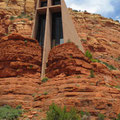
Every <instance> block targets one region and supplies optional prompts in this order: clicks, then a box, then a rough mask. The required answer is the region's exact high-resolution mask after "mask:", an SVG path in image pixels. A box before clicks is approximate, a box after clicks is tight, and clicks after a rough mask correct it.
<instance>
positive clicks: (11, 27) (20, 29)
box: [0, 10, 33, 37]
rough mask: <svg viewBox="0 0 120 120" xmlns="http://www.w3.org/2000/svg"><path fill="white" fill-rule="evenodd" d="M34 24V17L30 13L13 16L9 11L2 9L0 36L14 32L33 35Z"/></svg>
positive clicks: (0, 14)
mask: <svg viewBox="0 0 120 120" xmlns="http://www.w3.org/2000/svg"><path fill="white" fill-rule="evenodd" d="M32 25H33V21H32V17H31V16H29V15H19V16H13V14H12V13H10V12H8V11H4V10H0V37H3V36H7V35H9V34H11V33H14V32H16V33H19V34H22V35H24V36H26V37H31V33H32Z"/></svg>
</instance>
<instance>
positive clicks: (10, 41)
mask: <svg viewBox="0 0 120 120" xmlns="http://www.w3.org/2000/svg"><path fill="white" fill-rule="evenodd" d="M0 46H1V47H0V55H1V56H0V72H1V73H2V74H0V77H15V76H18V75H22V76H23V75H25V74H29V75H30V74H36V73H37V72H38V73H40V71H41V48H40V46H39V44H38V43H37V41H36V40H34V39H30V38H26V37H23V36H21V35H19V34H12V35H9V36H8V37H5V38H3V39H1V41H0Z"/></svg>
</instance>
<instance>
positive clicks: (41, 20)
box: [36, 15, 46, 47]
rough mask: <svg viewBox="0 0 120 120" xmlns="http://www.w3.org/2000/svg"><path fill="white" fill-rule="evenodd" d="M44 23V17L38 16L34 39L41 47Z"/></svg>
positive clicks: (42, 44)
mask: <svg viewBox="0 0 120 120" xmlns="http://www.w3.org/2000/svg"><path fill="white" fill-rule="evenodd" d="M45 23H46V15H39V19H38V29H37V37H36V38H37V40H38V42H39V44H40V46H41V47H43V46H44V35H45Z"/></svg>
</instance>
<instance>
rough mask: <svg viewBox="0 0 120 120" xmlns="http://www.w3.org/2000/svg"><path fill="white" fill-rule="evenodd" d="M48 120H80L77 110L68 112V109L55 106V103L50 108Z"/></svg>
mask: <svg viewBox="0 0 120 120" xmlns="http://www.w3.org/2000/svg"><path fill="white" fill-rule="evenodd" d="M46 120H80V117H79V116H78V115H77V112H76V110H75V109H71V110H70V112H67V111H66V107H64V108H63V109H62V108H60V107H58V106H57V105H55V104H54V103H53V104H52V105H51V106H50V107H49V111H48V112H47V119H46Z"/></svg>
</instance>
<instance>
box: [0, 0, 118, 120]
mask: <svg viewBox="0 0 120 120" xmlns="http://www.w3.org/2000/svg"><path fill="white" fill-rule="evenodd" d="M20 1H22V0H19V1H18V0H16V1H15V0H14V1H12V0H11V1H10V0H9V1H8V6H9V7H10V6H15V7H16V6H20V7H17V8H16V9H15V8H14V7H13V8H14V10H13V9H11V10H9V9H8V10H6V11H5V10H1V11H0V73H1V74H0V105H5V104H9V105H12V106H16V105H19V104H21V105H22V106H23V107H24V108H34V109H35V108H36V109H41V110H42V111H43V112H45V111H46V110H48V107H49V105H50V104H51V103H52V102H55V103H56V104H58V105H61V106H64V105H66V106H67V107H68V108H70V107H76V108H77V109H78V110H83V111H86V110H87V111H88V112H90V113H91V115H92V118H91V119H92V120H94V119H96V116H97V115H98V113H103V114H105V116H106V117H107V118H106V119H111V118H113V117H115V116H116V115H117V114H119V113H120V90H119V88H120V86H119V85H120V71H119V70H120V52H119V51H120V39H119V38H120V24H119V23H118V22H116V21H113V20H111V19H106V18H103V17H101V16H100V15H92V14H89V13H87V12H73V11H70V13H71V15H72V18H73V21H74V24H75V27H76V29H77V32H78V34H79V36H80V38H81V40H82V43H83V46H84V48H85V50H87V49H89V50H90V51H91V53H92V55H93V58H97V59H99V60H101V61H103V62H107V63H108V64H111V65H113V66H115V68H116V70H112V71H111V70H109V69H108V68H107V67H106V66H105V65H103V64H101V63H93V62H91V61H90V60H89V59H88V58H87V57H85V56H84V54H83V53H82V52H81V51H80V50H78V48H77V46H75V45H74V44H73V43H65V44H62V45H59V46H56V47H54V48H53V49H52V50H51V51H50V54H49V59H48V63H47V69H46V76H47V77H49V78H50V79H49V80H48V81H47V82H45V83H43V82H41V80H40V72H41V64H42V49H41V47H40V46H39V44H38V42H37V40H34V39H31V38H28V37H24V36H30V35H31V31H32V24H33V22H32V20H29V19H28V18H26V16H24V17H22V18H20V17H18V16H17V17H16V18H15V19H10V18H11V16H12V15H13V14H14V15H16V13H17V12H18V13H21V10H22V11H23V6H24V2H20ZM31 1H32V0H31ZM26 2H28V3H30V1H28V0H26ZM13 4H14V5H13ZM5 5H6V3H5V1H4V0H2V1H0V7H3V8H4V6H5ZM25 5H28V6H29V7H30V5H29V4H27V3H25ZM5 7H6V6H5ZM14 11H16V12H14ZM29 11H31V8H30V9H29ZM29 11H28V13H29ZM14 17H15V16H14ZM12 32H17V33H21V34H22V35H24V36H21V35H19V34H11V33H12ZM8 34H10V35H8ZM7 35H8V36H7ZM91 70H93V71H94V72H93V74H94V77H93V78H92V77H91ZM37 111H38V110H37ZM43 112H40V113H39V114H40V115H41V116H43V114H42V113H43ZM36 119H38V118H36Z"/></svg>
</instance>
